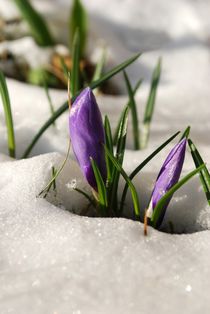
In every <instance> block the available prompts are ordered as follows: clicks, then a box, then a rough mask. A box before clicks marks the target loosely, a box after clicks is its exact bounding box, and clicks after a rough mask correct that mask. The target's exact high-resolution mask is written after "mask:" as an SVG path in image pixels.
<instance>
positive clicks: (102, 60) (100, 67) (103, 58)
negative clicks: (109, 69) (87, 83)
mask: <svg viewBox="0 0 210 314" xmlns="http://www.w3.org/2000/svg"><path fill="white" fill-rule="evenodd" d="M105 62H106V50H105V49H103V51H102V54H101V58H100V60H99V61H98V63H97V64H96V68H95V72H94V75H93V79H92V82H94V81H97V80H99V79H100V78H101V76H102V71H103V68H104V66H105Z"/></svg>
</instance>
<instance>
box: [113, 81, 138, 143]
mask: <svg viewBox="0 0 210 314" xmlns="http://www.w3.org/2000/svg"><path fill="white" fill-rule="evenodd" d="M141 83H142V79H140V80H139V81H138V82H137V83H136V86H135V87H134V89H133V96H135V94H136V92H137V91H138V89H139V87H140V86H141ZM125 107H129V101H128V103H127V105H126V106H125ZM124 110H125V108H124ZM122 115H123V112H122V114H121V116H120V118H119V121H118V124H117V127H116V130H115V133H114V137H113V143H114V145H116V144H117V136H118V132H119V128H120V121H121V119H122Z"/></svg>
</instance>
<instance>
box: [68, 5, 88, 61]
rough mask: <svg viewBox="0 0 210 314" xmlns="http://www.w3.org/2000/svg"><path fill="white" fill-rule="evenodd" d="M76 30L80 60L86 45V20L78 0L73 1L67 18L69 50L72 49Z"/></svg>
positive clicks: (82, 7)
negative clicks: (78, 38) (78, 39)
mask: <svg viewBox="0 0 210 314" xmlns="http://www.w3.org/2000/svg"><path fill="white" fill-rule="evenodd" d="M77 30H78V32H79V37H80V47H79V56H80V58H82V57H84V55H85V49H86V43H87V33H88V19H87V13H86V10H85V8H84V6H83V5H82V3H81V1H80V0H74V1H73V5H72V9H71V14H70V16H69V35H70V48H71V49H72V47H73V42H74V36H75V33H76V31H77Z"/></svg>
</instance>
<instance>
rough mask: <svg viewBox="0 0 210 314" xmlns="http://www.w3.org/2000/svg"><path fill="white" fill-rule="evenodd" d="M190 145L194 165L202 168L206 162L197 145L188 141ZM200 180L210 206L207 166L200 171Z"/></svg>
mask: <svg viewBox="0 0 210 314" xmlns="http://www.w3.org/2000/svg"><path fill="white" fill-rule="evenodd" d="M188 145H189V147H190V152H191V155H192V158H193V161H194V164H195V166H196V168H198V167H200V166H201V165H202V164H204V161H203V159H202V157H201V155H200V153H199V151H198V149H197V148H196V146H195V144H194V143H193V142H192V140H191V139H189V140H188ZM200 180H201V184H202V186H203V190H204V193H205V195H206V199H207V202H208V204H209V205H210V174H209V171H208V169H207V167H206V165H205V166H204V167H203V169H202V170H201V171H200Z"/></svg>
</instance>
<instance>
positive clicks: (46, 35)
mask: <svg viewBox="0 0 210 314" xmlns="http://www.w3.org/2000/svg"><path fill="white" fill-rule="evenodd" d="M14 1H15V4H16V6H17V7H18V9H19V11H20V12H21V14H22V16H23V18H24V19H25V20H26V21H27V23H28V25H29V27H30V29H31V33H32V34H33V36H34V38H35V40H36V42H37V43H38V44H39V45H40V46H43V47H47V46H53V45H54V44H55V42H54V39H53V37H52V34H51V33H50V31H49V29H48V27H47V24H46V22H45V20H44V19H43V17H42V16H41V15H40V14H39V13H38V12H37V11H36V10H35V8H34V7H33V6H32V5H31V4H30V2H29V1H28V0H24V1H23V0H14Z"/></svg>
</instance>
